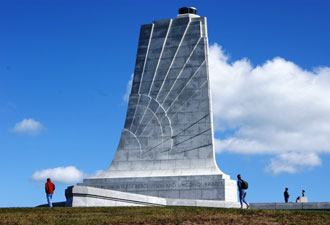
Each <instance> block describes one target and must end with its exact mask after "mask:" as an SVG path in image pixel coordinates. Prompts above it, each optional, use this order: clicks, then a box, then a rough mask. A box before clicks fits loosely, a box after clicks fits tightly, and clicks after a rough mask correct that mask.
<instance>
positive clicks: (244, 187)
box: [241, 180, 249, 189]
mask: <svg viewBox="0 0 330 225" xmlns="http://www.w3.org/2000/svg"><path fill="white" fill-rule="evenodd" d="M241 188H242V189H248V188H249V184H248V182H247V181H245V180H242V186H241Z"/></svg>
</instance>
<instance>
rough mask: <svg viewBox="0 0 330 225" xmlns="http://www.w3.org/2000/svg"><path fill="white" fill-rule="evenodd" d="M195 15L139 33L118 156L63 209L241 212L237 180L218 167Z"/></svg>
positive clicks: (70, 193) (182, 12) (202, 24)
mask: <svg viewBox="0 0 330 225" xmlns="http://www.w3.org/2000/svg"><path fill="white" fill-rule="evenodd" d="M196 12H197V10H196V9H195V8H192V7H184V8H181V9H179V14H178V15H177V17H176V18H175V19H164V20H157V21H153V22H152V23H151V24H146V25H142V26H141V31H140V37H139V44H138V50H137V56H136V65H135V71H134V80H133V84H132V89H131V94H130V97H129V103H128V109H127V115H126V121H125V125H124V128H123V130H122V134H121V138H120V141H119V145H118V148H117V152H116V154H115V156H114V159H113V161H112V163H111V165H110V167H109V168H108V169H107V170H106V171H105V172H104V173H103V174H101V175H99V176H97V177H92V178H88V179H84V181H83V183H81V184H77V185H76V186H74V187H69V188H68V189H67V190H66V196H67V205H68V206H107V205H108V206H112V205H120V206H126V205H205V206H212V205H214V204H215V205H217V204H218V205H219V204H220V206H222V207H238V206H239V205H238V203H237V193H236V191H237V189H236V181H234V180H231V179H230V178H229V176H228V175H225V174H224V173H223V172H221V171H220V170H219V168H218V167H217V164H216V162H215V155H214V137H213V123H212V107H211V103H212V102H211V94H210V86H209V69H208V38H207V27H206V18H205V17H200V16H198V15H196ZM227 203H228V204H227ZM236 203H237V204H236Z"/></svg>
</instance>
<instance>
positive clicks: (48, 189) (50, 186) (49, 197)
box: [45, 178, 55, 207]
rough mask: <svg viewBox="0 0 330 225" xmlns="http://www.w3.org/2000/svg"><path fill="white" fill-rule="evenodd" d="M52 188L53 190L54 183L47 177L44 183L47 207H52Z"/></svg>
mask: <svg viewBox="0 0 330 225" xmlns="http://www.w3.org/2000/svg"><path fill="white" fill-rule="evenodd" d="M54 190H55V184H53V183H52V181H51V180H50V178H47V182H46V184H45V191H46V196H47V202H48V206H49V207H53V204H52V198H53V193H54Z"/></svg>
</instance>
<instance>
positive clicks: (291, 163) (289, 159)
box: [265, 152, 322, 175]
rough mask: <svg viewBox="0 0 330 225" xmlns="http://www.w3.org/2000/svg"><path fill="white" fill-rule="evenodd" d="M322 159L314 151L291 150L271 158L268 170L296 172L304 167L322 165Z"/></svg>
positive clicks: (276, 172)
mask: <svg viewBox="0 0 330 225" xmlns="http://www.w3.org/2000/svg"><path fill="white" fill-rule="evenodd" d="M321 163H322V160H321V159H320V158H319V156H318V155H317V154H315V153H313V152H310V153H297V152H289V153H283V154H279V155H278V156H276V157H275V158H272V159H271V160H270V165H269V166H268V167H266V169H265V170H266V172H270V173H273V174H274V175H277V174H279V173H282V172H287V173H296V172H300V171H302V170H304V169H306V168H307V169H308V168H312V167H314V166H319V165H321Z"/></svg>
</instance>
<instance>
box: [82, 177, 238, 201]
mask: <svg viewBox="0 0 330 225" xmlns="http://www.w3.org/2000/svg"><path fill="white" fill-rule="evenodd" d="M77 186H78V187H94V188H100V189H106V190H114V191H120V192H123V193H135V194H140V195H145V196H153V197H160V198H171V199H197V200H217V201H229V202H237V189H236V181H234V180H230V179H223V177H222V175H221V174H218V175H195V176H161V177H130V178H128V177H126V178H90V179H84V182H83V183H82V184H77Z"/></svg>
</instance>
